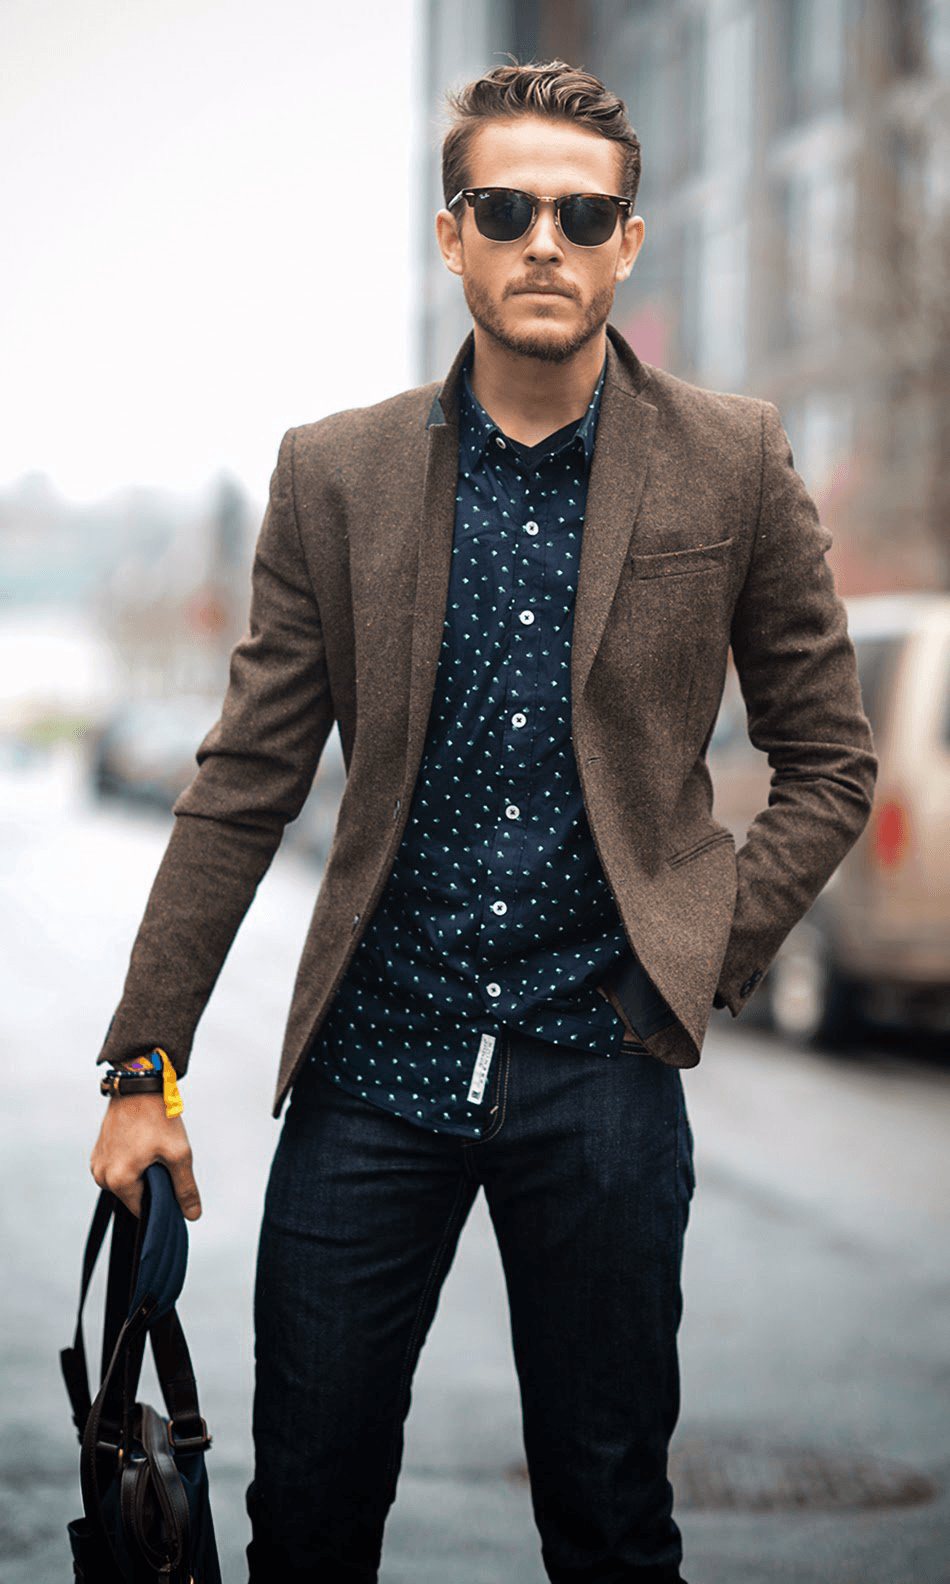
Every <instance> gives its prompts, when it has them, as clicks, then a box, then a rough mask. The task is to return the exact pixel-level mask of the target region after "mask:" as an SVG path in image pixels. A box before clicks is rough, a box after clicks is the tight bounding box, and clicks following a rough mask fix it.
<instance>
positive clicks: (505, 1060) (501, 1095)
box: [463, 1044, 511, 1154]
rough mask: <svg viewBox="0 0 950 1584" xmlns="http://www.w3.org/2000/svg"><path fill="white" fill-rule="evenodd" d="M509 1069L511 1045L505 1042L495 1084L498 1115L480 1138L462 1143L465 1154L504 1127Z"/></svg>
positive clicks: (486, 1141) (494, 1135)
mask: <svg viewBox="0 0 950 1584" xmlns="http://www.w3.org/2000/svg"><path fill="white" fill-rule="evenodd" d="M510 1071H511V1047H510V1046H509V1045H508V1044H505V1045H504V1046H503V1048H502V1053H501V1071H500V1073H499V1075H498V1080H497V1083H496V1086H495V1092H496V1094H497V1095H498V1104H497V1111H498V1115H497V1117H496V1119H495V1121H494V1122H493V1123H492V1125H491V1127H490V1128H489V1129H488V1131H487V1133H483V1134H482V1136H481V1138H477V1139H471V1140H467V1141H466V1143H465V1144H464V1145H463V1149H464V1151H465V1152H466V1154H467V1153H468V1152H469V1151H470V1150H473V1149H477V1147H478V1145H479V1144H487V1143H488V1142H489V1141H490V1140H491V1139H493V1138H497V1136H498V1134H499V1133H500V1132H501V1130H502V1128H503V1127H504V1125H505V1118H506V1116H507V1115H508V1074H509V1072H510Z"/></svg>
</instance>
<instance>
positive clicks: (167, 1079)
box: [99, 1047, 184, 1118]
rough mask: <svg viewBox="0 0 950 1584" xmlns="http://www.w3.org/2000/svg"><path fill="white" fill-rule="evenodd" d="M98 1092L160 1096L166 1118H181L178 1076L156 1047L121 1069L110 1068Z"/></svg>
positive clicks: (181, 1107) (181, 1106)
mask: <svg viewBox="0 0 950 1584" xmlns="http://www.w3.org/2000/svg"><path fill="white" fill-rule="evenodd" d="M99 1092H100V1094H104V1095H125V1094H162V1095H163V1096H164V1099H165V1115H166V1117H169V1118H171V1117H176V1116H181V1113H182V1111H183V1110H184V1106H183V1105H182V1099H181V1094H180V1093H179V1090H178V1074H177V1073H176V1072H175V1069H174V1067H173V1066H172V1064H171V1062H170V1061H169V1059H168V1057H167V1056H166V1054H165V1052H164V1051H163V1050H160V1049H159V1048H158V1047H156V1049H155V1050H153V1051H152V1052H151V1053H150V1055H148V1056H136V1057H135V1058H134V1060H132V1061H130V1062H128V1063H126V1064H124V1065H123V1066H122V1067H110V1068H109V1071H108V1072H107V1073H106V1075H105V1077H104V1078H103V1079H102V1081H101V1083H100V1084H99Z"/></svg>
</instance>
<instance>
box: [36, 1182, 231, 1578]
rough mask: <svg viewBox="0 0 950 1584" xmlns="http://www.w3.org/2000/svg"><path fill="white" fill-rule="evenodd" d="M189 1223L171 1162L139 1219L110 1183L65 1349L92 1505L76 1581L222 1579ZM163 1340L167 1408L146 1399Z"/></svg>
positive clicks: (160, 1371)
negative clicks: (87, 1324) (150, 1365)
mask: <svg viewBox="0 0 950 1584" xmlns="http://www.w3.org/2000/svg"><path fill="white" fill-rule="evenodd" d="M110 1222H111V1223H112V1242H111V1246H110V1251H109V1274H108V1281H107V1285H106V1300H105V1321H104V1325H103V1338H102V1368H101V1375H100V1385H99V1390H98V1391H97V1393H96V1396H95V1398H93V1397H92V1396H91V1394H90V1389H89V1372H88V1368H87V1364H86V1351H85V1343H84V1339H83V1323H82V1322H83V1308H84V1306H85V1302H86V1295H87V1293H88V1290H89V1284H90V1281H91V1279H92V1273H93V1270H94V1268H95V1264H96V1260H97V1258H98V1256H99V1252H100V1250H101V1248H102V1245H103V1241H104V1239H105V1235H106V1232H107V1230H108V1228H109V1224H110ZM187 1259H188V1233H187V1229H186V1227H185V1220H184V1217H183V1215H182V1213H181V1209H180V1208H179V1205H178V1201H177V1200H176V1198H175V1193H174V1189H173V1188H172V1183H171V1178H170V1177H169V1175H168V1173H167V1171H166V1170H165V1168H164V1166H157V1165H156V1166H150V1167H149V1169H148V1171H147V1172H146V1174H145V1178H144V1195H143V1203H142V1215H141V1218H140V1219H138V1220H137V1219H136V1217H135V1216H133V1215H132V1214H131V1213H130V1212H129V1211H128V1210H127V1209H126V1208H125V1206H124V1205H123V1204H122V1203H121V1202H120V1200H118V1199H116V1198H115V1197H114V1195H113V1194H111V1193H109V1192H108V1191H106V1190H103V1191H102V1193H101V1194H100V1196H99V1202H98V1204H97V1206H96V1209H95V1213H94V1215H93V1218H92V1225H91V1227H90V1230H89V1236H88V1239H87V1241H86V1250H85V1254H84V1257H83V1269H82V1282H81V1286H80V1293H79V1311H78V1314H77V1316H76V1332H75V1336H74V1338H73V1345H72V1347H70V1348H65V1349H64V1350H63V1352H62V1353H61V1355H60V1361H61V1364H62V1370H63V1377H64V1379H65V1382H66V1390H67V1392H68V1394H69V1400H70V1403H71V1404H72V1410H73V1421H74V1423H75V1425H76V1429H77V1431H78V1433H79V1441H80V1446H81V1453H80V1463H79V1473H80V1485H81V1487H82V1500H83V1509H84V1513H83V1517H82V1518H78V1519H75V1520H74V1521H73V1522H72V1523H71V1524H69V1526H68V1534H69V1539H70V1543H71V1546H72V1553H73V1568H74V1573H73V1577H74V1580H75V1581H76V1584H157V1581H158V1580H161V1581H162V1584H221V1573H220V1568H219V1566H218V1554H217V1548H216V1545H215V1538H214V1525H213V1523H212V1519H211V1503H210V1498H209V1493H208V1474H207V1469H206V1467H205V1453H206V1452H207V1450H208V1448H209V1446H210V1445H211V1438H210V1436H209V1435H208V1429H207V1426H206V1424H205V1422H204V1420H203V1419H202V1417H201V1413H200V1411H199V1407H198V1391H197V1387H196V1384H195V1377H194V1371H193V1369H192V1366H191V1358H190V1356H189V1353H188V1345H187V1343H186V1341H185V1336H184V1332H183V1331H182V1328H181V1323H180V1321H179V1319H178V1315H177V1313H176V1310H175V1303H176V1300H177V1299H178V1296H179V1294H180V1292H181V1289H182V1285H183V1283H184V1279H185V1269H186V1265H187ZM146 1343H149V1344H150V1345H151V1349H152V1355H153V1358H154V1361H155V1369H156V1373H157V1376H158V1381H159V1385H160V1387H161V1391H162V1396H163V1398H164V1401H165V1407H166V1410H167V1417H166V1416H163V1415H161V1414H159V1413H157V1412H156V1411H155V1409H154V1408H151V1407H150V1406H149V1405H148V1404H147V1403H141V1402H137V1401H136V1393H137V1391H138V1383H139V1375H140V1373H141V1368H142V1361H143V1357H144V1353H145V1347H146Z"/></svg>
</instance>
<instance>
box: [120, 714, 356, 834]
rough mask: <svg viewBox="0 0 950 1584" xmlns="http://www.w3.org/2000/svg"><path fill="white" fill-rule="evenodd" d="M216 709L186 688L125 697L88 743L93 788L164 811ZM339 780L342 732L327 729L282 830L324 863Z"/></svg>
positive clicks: (187, 775) (191, 767)
mask: <svg viewBox="0 0 950 1584" xmlns="http://www.w3.org/2000/svg"><path fill="white" fill-rule="evenodd" d="M219 710H220V700H219V699H209V698H204V697H201V698H199V697H190V696H189V697H182V696H179V697H177V698H174V697H173V698H164V699H160V698H154V699H140V700H136V701H134V702H130V703H128V704H126V705H124V706H123V707H122V708H121V709H119V710H118V711H117V712H116V713H115V715H114V716H113V717H112V719H111V720H110V722H109V723H108V725H107V726H106V727H105V729H104V730H103V731H102V732H101V733H100V735H99V737H98V739H97V741H96V743H95V746H94V748H93V752H92V764H91V772H90V774H91V781H92V787H93V791H94V792H95V794H96V796H97V797H100V798H117V799H122V800H124V801H127V802H130V803H135V804H139V805H143V806H147V807H150V808H154V809H160V810H162V811H163V812H165V813H169V812H170V811H171V809H172V806H173V805H174V803H175V800H176V798H177V797H178V796H179V794H180V793H181V792H183V791H184V790H185V787H186V786H187V785H188V783H189V782H190V781H191V779H192V777H193V775H194V774H195V770H196V768H197V766H196V764H195V752H196V750H197V748H198V744H199V743H200V742H201V740H202V738H203V737H204V736H205V735H206V734H207V732H208V731H209V730H210V729H211V727H212V726H213V725H214V723H215V721H216V720H217V717H218V713H219ZM344 780H345V770H344V767H343V754H342V752H341V749H340V740H339V737H338V736H337V733H336V732H333V733H332V735H331V736H330V738H329V740H328V742H327V745H326V747H325V749H324V751H323V755H322V757H321V760H320V766H319V769H318V770H317V774H316V777H315V779H314V783H313V787H312V789H311V791H310V794H309V796H308V798H307V801H306V802H305V804H304V806H303V808H302V809H301V811H300V814H299V815H298V817H297V819H296V820H294V822H293V824H291V825H288V826H287V831H286V837H285V840H286V842H287V844H288V845H289V846H291V847H295V848H296V849H297V850H298V851H300V852H302V853H304V854H305V855H306V857H308V858H310V859H312V860H313V861H314V862H315V863H319V864H322V863H323V862H324V861H325V860H326V857H327V854H328V852H329V850H330V843H331V841H332V839H333V829H334V826H335V824H336V811H337V807H338V805H339V801H340V798H341V796H342V794H343V783H344Z"/></svg>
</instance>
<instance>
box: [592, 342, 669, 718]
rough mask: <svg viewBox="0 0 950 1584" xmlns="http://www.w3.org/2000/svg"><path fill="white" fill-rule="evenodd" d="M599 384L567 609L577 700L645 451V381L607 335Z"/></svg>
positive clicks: (629, 526)
mask: <svg viewBox="0 0 950 1584" xmlns="http://www.w3.org/2000/svg"><path fill="white" fill-rule="evenodd" d="M607 336H608V347H607V378H606V380H605V381H604V394H603V400H602V402H601V408H600V417H599V420H598V423H597V443H596V445H595V447H594V460H593V463H592V465H591V472H590V485H589V488H588V491H587V510H586V512H585V515H584V533H583V538H582V542H581V562H580V568H579V571H578V579H577V600H576V604H575V609H574V638H573V644H572V649H571V685H572V692H573V697H574V700H575V702H576V701H577V700H578V699H580V697H581V694H582V693H583V690H584V687H585V685H586V682H587V678H588V675H589V674H590V668H591V665H592V664H593V661H594V656H595V655H596V653H597V648H598V645H599V644H600V640H601V637H602V635H603V631H604V626H605V624H606V621H607V616H608V613H609V611H610V607H611V605H612V603H613V600H614V596H615V594H616V592H617V584H618V583H619V581H620V574H621V572H622V571H623V566H624V561H625V559H626V557H627V555H628V554H629V550H630V540H631V538H632V535H633V531H634V526H635V523H636V518H637V513H638V511H639V509H640V501H641V497H642V495H643V488H644V484H645V482H646V477H647V473H648V471H649V465H650V456H651V453H652V450H653V443H654V435H655V427H656V416H657V414H656V408H655V407H654V406H653V404H652V403H651V402H650V401H649V400H648V399H647V398H648V394H649V386H650V381H651V379H652V375H651V373H650V370H649V369H647V368H645V367H644V365H643V364H642V363H641V362H640V360H639V358H638V357H637V356H636V354H635V353H634V352H633V351H632V349H631V348H630V347H629V346H628V345H627V343H626V341H625V340H624V339H623V337H622V336H620V335H618V334H617V332H616V331H615V330H612V329H609V328H608V331H607Z"/></svg>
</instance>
